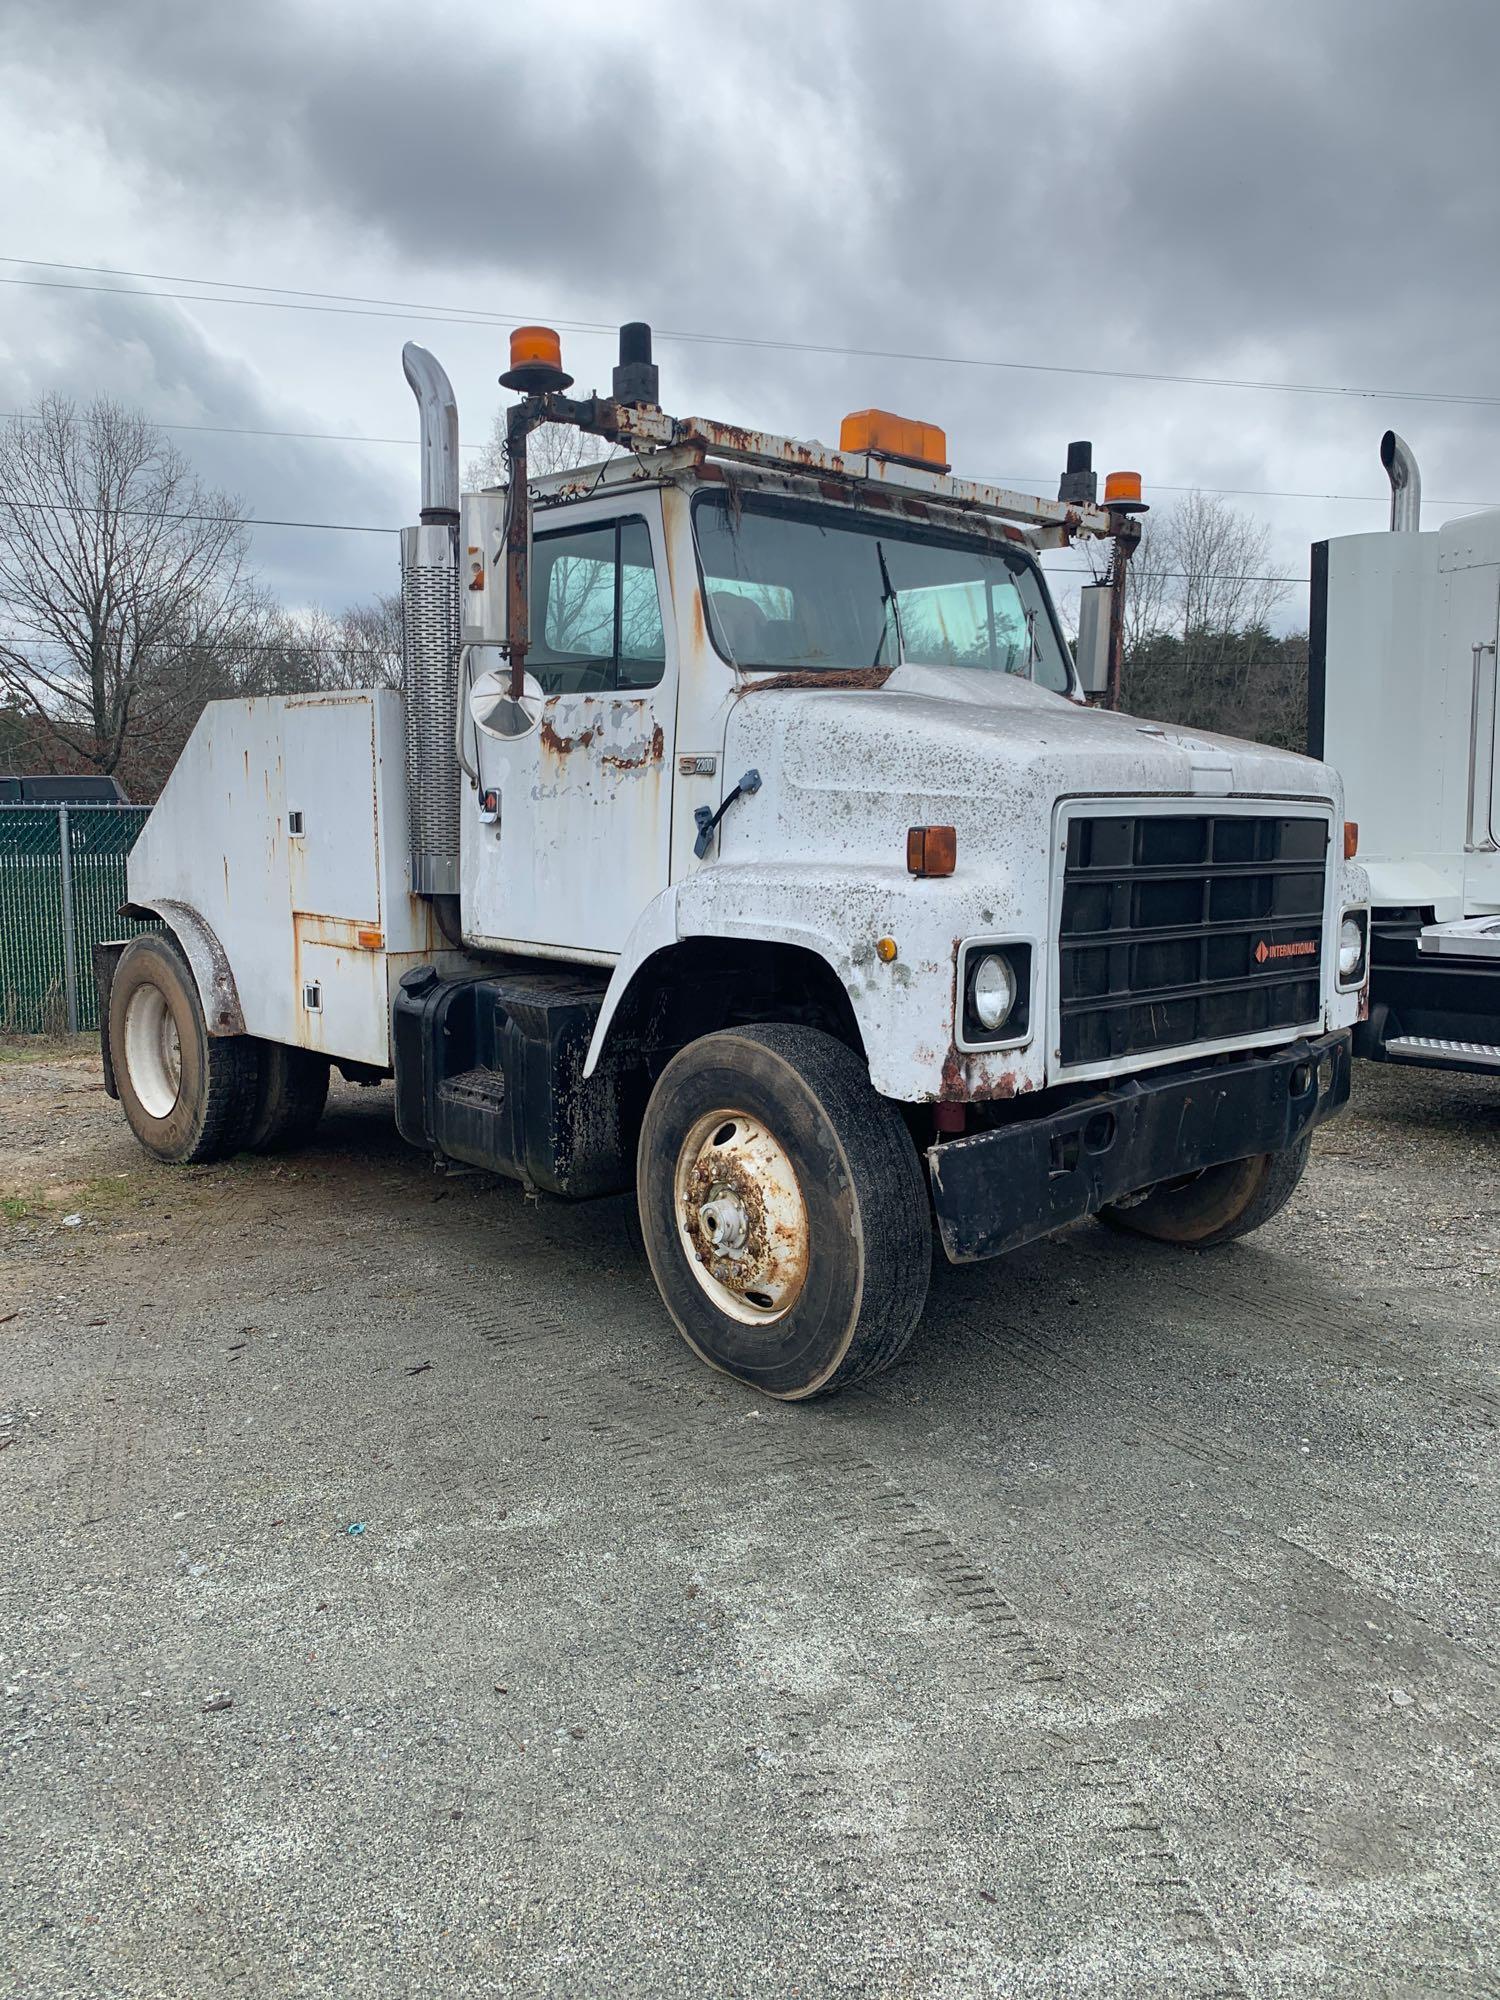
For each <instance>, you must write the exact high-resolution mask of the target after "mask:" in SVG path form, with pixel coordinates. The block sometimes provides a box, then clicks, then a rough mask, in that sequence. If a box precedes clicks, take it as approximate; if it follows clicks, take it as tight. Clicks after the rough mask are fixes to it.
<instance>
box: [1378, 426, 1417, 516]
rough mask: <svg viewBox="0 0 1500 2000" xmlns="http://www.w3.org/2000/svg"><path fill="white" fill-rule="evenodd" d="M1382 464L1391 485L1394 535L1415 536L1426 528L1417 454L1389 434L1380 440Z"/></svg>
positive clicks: (1393, 434) (1394, 434)
mask: <svg viewBox="0 0 1500 2000" xmlns="http://www.w3.org/2000/svg"><path fill="white" fill-rule="evenodd" d="M1380 463H1381V464H1382V465H1383V466H1384V467H1385V476H1386V478H1387V479H1389V481H1390V482H1391V533H1392V534H1393V535H1414V534H1416V532H1417V530H1418V529H1419V528H1420V527H1421V525H1422V475H1421V473H1420V472H1418V470H1417V458H1416V453H1415V452H1414V451H1413V450H1412V448H1411V446H1410V445H1409V444H1408V443H1407V442H1406V439H1405V438H1403V437H1398V436H1397V435H1396V433H1395V432H1394V431H1387V432H1386V434H1385V436H1384V437H1383V438H1382V439H1381V440H1380Z"/></svg>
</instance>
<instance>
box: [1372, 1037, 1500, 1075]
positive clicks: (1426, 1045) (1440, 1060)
mask: <svg viewBox="0 0 1500 2000" xmlns="http://www.w3.org/2000/svg"><path fill="white" fill-rule="evenodd" d="M1385 1053H1386V1054H1387V1055H1388V1056H1391V1057H1393V1058H1394V1059H1395V1060H1396V1061H1397V1062H1409V1063H1429V1064H1432V1065H1433V1066H1435V1067H1436V1068H1438V1069H1467V1070H1500V1048H1496V1047H1494V1046H1493V1045H1492V1044H1491V1043H1489V1042H1450V1041H1443V1040H1440V1039H1439V1038H1438V1037H1437V1036H1436V1035H1392V1036H1391V1038H1390V1040H1389V1041H1388V1042H1386V1043H1385Z"/></svg>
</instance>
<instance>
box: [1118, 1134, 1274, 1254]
mask: <svg viewBox="0 0 1500 2000" xmlns="http://www.w3.org/2000/svg"><path fill="white" fill-rule="evenodd" d="M1308 1144H1309V1141H1308V1140H1306V1139H1300V1140H1299V1141H1298V1142H1297V1144H1296V1145H1295V1146H1288V1147H1287V1149H1286V1151H1285V1152H1282V1153H1256V1154H1254V1155H1252V1157H1251V1158H1250V1159H1248V1160H1231V1161H1230V1162H1229V1163H1228V1165H1227V1166H1222V1167H1205V1168H1204V1169H1203V1171H1202V1173H1200V1174H1193V1175H1191V1176H1190V1177H1189V1178H1188V1179H1186V1180H1180V1181H1162V1182H1161V1183H1160V1184H1159V1185H1158V1186H1156V1187H1154V1188H1152V1189H1151V1190H1150V1191H1149V1193H1147V1194H1146V1195H1145V1196H1143V1197H1141V1198H1140V1199H1138V1200H1136V1201H1133V1202H1131V1203H1129V1204H1128V1205H1125V1206H1120V1205H1118V1204H1116V1205H1114V1206H1111V1207H1109V1208H1101V1209H1100V1211H1099V1220H1100V1221H1101V1222H1104V1223H1107V1224H1108V1225H1109V1227H1110V1228H1111V1229H1125V1230H1129V1231H1130V1232H1131V1233H1132V1234H1133V1235H1136V1236H1154V1237H1156V1238H1157V1239H1158V1240H1159V1241H1160V1242H1162V1243H1178V1244H1183V1245H1185V1246H1186V1247H1188V1248H1190V1249H1193V1250H1211V1249H1213V1247H1214V1246H1215V1244H1218V1243H1232V1242H1233V1241H1234V1239H1235V1237H1236V1236H1248V1235H1249V1233H1250V1231H1251V1230H1252V1229H1259V1228H1260V1226H1261V1224H1262V1223H1263V1222H1269V1221H1270V1219H1271V1217H1272V1216H1273V1215H1275V1214H1276V1213H1277V1212H1278V1210H1280V1209H1283V1208H1285V1207H1286V1205H1287V1203H1288V1202H1289V1201H1290V1200H1291V1198H1292V1196H1293V1194H1294V1193H1295V1192H1296V1189H1297V1183H1298V1182H1299V1181H1300V1180H1301V1178H1302V1170H1303V1168H1304V1167H1305V1166H1306V1165H1307V1149H1308Z"/></svg>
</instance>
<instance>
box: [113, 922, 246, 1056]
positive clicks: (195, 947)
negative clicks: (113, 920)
mask: <svg viewBox="0 0 1500 2000" xmlns="http://www.w3.org/2000/svg"><path fill="white" fill-rule="evenodd" d="M120 907H121V911H122V913H123V914H124V915H125V916H127V917H137V918H141V917H160V918H161V921H162V922H163V923H164V924H165V925H166V927H167V929H168V930H169V931H170V932H171V933H172V935H173V937H175V938H176V940H177V942H178V943H179V944H180V945H181V946H182V950H183V955H184V956H185V958H186V959H187V962H188V964H189V966H190V967H191V968H192V973H193V978H194V979H195V980H196V981H197V983H198V998H199V999H200V1000H201V1001H202V1003H203V1018H204V1020H205V1022H206V1023H207V1024H208V1032H209V1033H210V1034H211V1035H243V1034H244V1032H245V1016H244V1013H243V1012H242V1011H241V1008H240V995H239V988H238V987H237V986H236V985H235V983H234V973H233V972H232V971H231V969H230V965H229V956H228V953H227V952H226V951H225V950H224V947H223V945H222V944H220V942H219V940H218V938H217V937H216V936H215V935H214V933H213V930H212V929H211V927H210V926H209V925H208V924H207V923H205V922H204V920H203V918H202V917H201V916H200V915H199V914H198V912H197V911H196V910H195V909H194V908H193V907H192V905H191V904H190V903H179V902H176V901H174V900H173V899H172V898H170V897H166V896H163V897H162V898H161V899H160V900H159V901H157V902H153V903H122V904H121V906H120Z"/></svg>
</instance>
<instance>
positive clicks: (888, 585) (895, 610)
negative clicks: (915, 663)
mask: <svg viewBox="0 0 1500 2000" xmlns="http://www.w3.org/2000/svg"><path fill="white" fill-rule="evenodd" d="M875 560H876V561H877V562H878V563H879V564H880V602H881V606H882V608H884V606H886V605H887V604H888V605H889V606H890V607H891V623H892V624H893V625H894V626H895V628H896V664H897V665H898V666H899V665H900V664H901V662H902V660H904V659H905V657H906V645H905V642H904V640H903V639H902V637H901V607H900V605H899V604H898V603H897V602H896V590H895V586H894V585H893V584H892V582H891V572H890V570H889V569H888V568H887V566H886V560H885V550H884V549H883V548H882V547H881V546H880V537H879V536H878V535H877V536H876V537H875ZM885 636H886V633H885V625H884V622H883V621H882V624H881V627H880V643H879V645H878V646H877V647H876V648H875V657H874V659H873V660H871V662H870V665H871V666H872V667H878V666H879V665H880V656H881V654H882V653H883V652H884V651H885Z"/></svg>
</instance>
